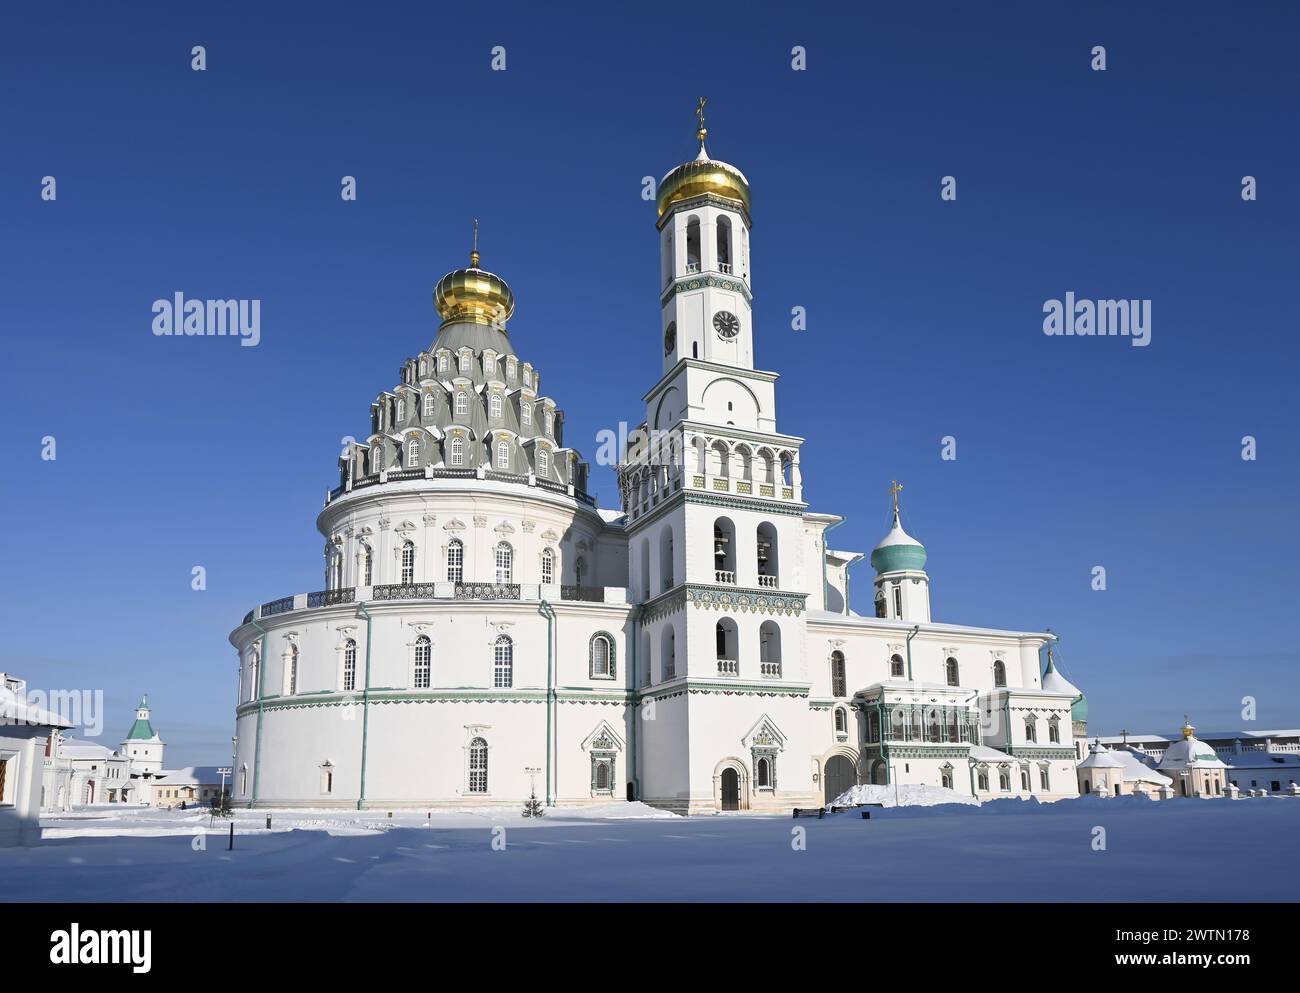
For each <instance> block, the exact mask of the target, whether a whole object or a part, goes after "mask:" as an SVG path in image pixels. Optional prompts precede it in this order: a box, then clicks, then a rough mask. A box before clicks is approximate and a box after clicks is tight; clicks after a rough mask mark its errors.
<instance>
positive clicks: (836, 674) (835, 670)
mask: <svg viewBox="0 0 1300 993" xmlns="http://www.w3.org/2000/svg"><path fill="white" fill-rule="evenodd" d="M848 688H849V687H848V681H847V679H846V678H845V674H844V653H843V652H841V651H834V652H831V696H848V695H849V694H848Z"/></svg>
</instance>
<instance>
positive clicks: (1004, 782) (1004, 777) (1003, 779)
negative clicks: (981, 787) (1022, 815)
mask: <svg viewBox="0 0 1300 993" xmlns="http://www.w3.org/2000/svg"><path fill="white" fill-rule="evenodd" d="M998 789H1000V790H1001V791H1002V792H1003V793H1007V792H1009V791H1010V790H1011V770H1010V769H1008V768H1007V767H1006V766H1001V767H1000V768H999V769H998Z"/></svg>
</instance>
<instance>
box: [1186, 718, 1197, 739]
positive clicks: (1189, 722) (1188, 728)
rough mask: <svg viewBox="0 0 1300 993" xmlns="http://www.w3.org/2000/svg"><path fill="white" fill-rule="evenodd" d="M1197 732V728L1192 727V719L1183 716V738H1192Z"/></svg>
mask: <svg viewBox="0 0 1300 993" xmlns="http://www.w3.org/2000/svg"><path fill="white" fill-rule="evenodd" d="M1195 731H1196V728H1194V727H1192V719H1191V718H1190V717H1188V716H1187V715H1186V714H1183V738H1184V739H1187V738H1190V737H1191V736H1192V734H1193V733H1194V732H1195Z"/></svg>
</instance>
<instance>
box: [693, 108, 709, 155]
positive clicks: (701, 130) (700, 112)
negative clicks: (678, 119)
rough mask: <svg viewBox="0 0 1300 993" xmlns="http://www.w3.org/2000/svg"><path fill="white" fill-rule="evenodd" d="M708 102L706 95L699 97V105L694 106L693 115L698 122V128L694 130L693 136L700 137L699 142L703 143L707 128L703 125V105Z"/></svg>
mask: <svg viewBox="0 0 1300 993" xmlns="http://www.w3.org/2000/svg"><path fill="white" fill-rule="evenodd" d="M708 102H709V98H708V97H700V105H699V106H698V107H696V108H695V116H696V118H697V119H698V120H699V122H700V126H699V128H698V129H697V130H696V132H695V137H697V138H699V139H700V144H701V145H703V144H704V139H705V137H706V136H707V135H708V133H709V132H708V129H707V128H705V126H704V105H705V104H706V103H708Z"/></svg>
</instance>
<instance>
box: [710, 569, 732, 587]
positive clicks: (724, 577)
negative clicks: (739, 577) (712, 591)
mask: <svg viewBox="0 0 1300 993" xmlns="http://www.w3.org/2000/svg"><path fill="white" fill-rule="evenodd" d="M713 581H714V582H715V583H725V584H726V585H728V586H735V585H736V574H735V572H733V571H732V570H730V569H715V570H714V572H713Z"/></svg>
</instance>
